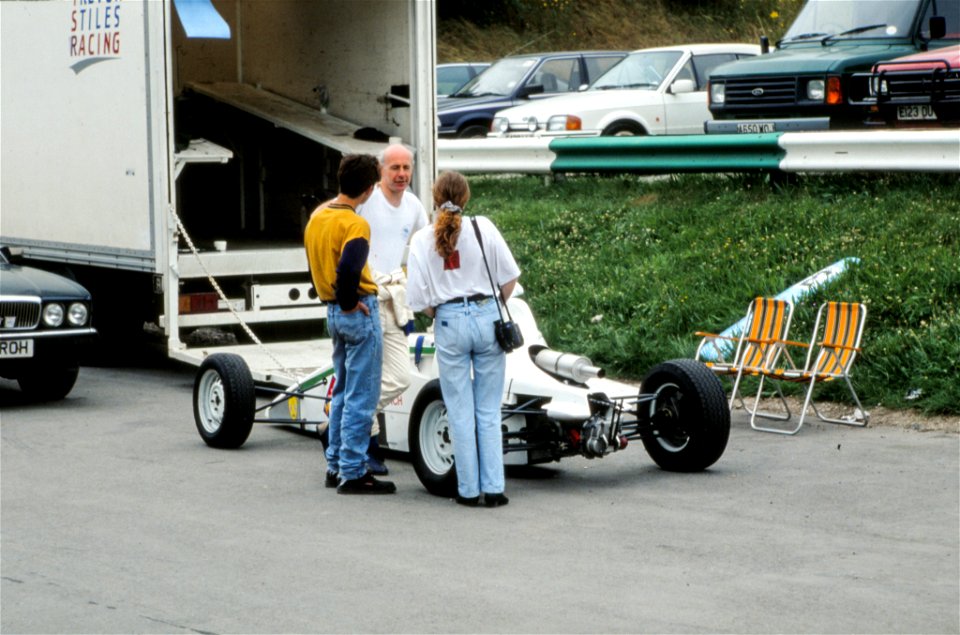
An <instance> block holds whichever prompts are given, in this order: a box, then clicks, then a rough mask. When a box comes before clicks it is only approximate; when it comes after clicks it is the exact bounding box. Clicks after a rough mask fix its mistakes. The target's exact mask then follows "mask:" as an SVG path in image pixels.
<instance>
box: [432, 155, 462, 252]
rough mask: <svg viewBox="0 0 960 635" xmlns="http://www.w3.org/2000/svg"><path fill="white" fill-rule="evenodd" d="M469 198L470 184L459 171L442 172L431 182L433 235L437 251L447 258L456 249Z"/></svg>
mask: <svg viewBox="0 0 960 635" xmlns="http://www.w3.org/2000/svg"><path fill="white" fill-rule="evenodd" d="M469 200H470V186H469V185H468V184H467V179H466V178H464V176H463V175H462V174H460V173H459V172H443V173H442V174H440V176H438V177H437V180H436V182H435V183H434V184H433V206H434V207H435V208H436V209H437V218H436V220H435V221H434V224H433V236H434V240H435V241H436V248H437V253H439V254H440V257H441V258H444V259H446V258H448V257H450V254H452V253H453V252H454V251H456V249H457V240H458V239H459V238H460V225H461V222H462V216H461V214H462V212H463V208H464V207H466V205H467V201H469Z"/></svg>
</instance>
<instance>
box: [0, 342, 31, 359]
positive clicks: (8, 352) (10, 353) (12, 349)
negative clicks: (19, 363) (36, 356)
mask: <svg viewBox="0 0 960 635" xmlns="http://www.w3.org/2000/svg"><path fill="white" fill-rule="evenodd" d="M14 357H33V340H0V359H12V358H14Z"/></svg>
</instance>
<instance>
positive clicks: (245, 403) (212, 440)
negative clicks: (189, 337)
mask: <svg viewBox="0 0 960 635" xmlns="http://www.w3.org/2000/svg"><path fill="white" fill-rule="evenodd" d="M255 409H256V394H255V391H254V385H253V376H252V375H251V374H250V369H249V368H248V367H247V363H246V362H245V361H243V358H242V357H240V356H239V355H234V354H232V353H216V354H214V355H210V356H209V357H207V358H206V359H205V360H203V363H202V364H200V370H199V371H197V378H196V380H195V381H194V382H193V419H194V421H195V422H196V424H197V431H198V432H199V433H200V436H201V438H203V440H204V442H205V443H206V444H207V445H209V446H210V447H212V448H223V449H234V448H239V447H240V446H241V445H243V443H244V442H245V441H246V440H247V437H249V436H250V430H251V429H253V415H254V410H255Z"/></svg>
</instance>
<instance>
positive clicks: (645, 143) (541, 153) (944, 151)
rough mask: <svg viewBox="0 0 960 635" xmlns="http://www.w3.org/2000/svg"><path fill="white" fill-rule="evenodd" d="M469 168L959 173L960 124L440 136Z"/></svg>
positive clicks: (440, 162)
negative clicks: (632, 134)
mask: <svg viewBox="0 0 960 635" xmlns="http://www.w3.org/2000/svg"><path fill="white" fill-rule="evenodd" d="M437 167H438V168H439V169H440V170H457V171H460V172H464V173H473V174H479V173H520V174H551V173H561V172H606V173H614V172H619V173H633V174H669V173H677V172H741V171H757V170H767V171H769V170H782V171H785V172H830V171H833V172H843V171H846V172H858V171H881V172H916V171H922V172H960V129H953V128H950V129H943V130H863V131H852V132H784V133H770V134H742V135H734V134H731V135H677V136H657V137H577V138H573V137H569V138H541V137H530V138H522V139H500V138H495V137H492V138H487V139H457V140H446V139H439V140H438V141H437Z"/></svg>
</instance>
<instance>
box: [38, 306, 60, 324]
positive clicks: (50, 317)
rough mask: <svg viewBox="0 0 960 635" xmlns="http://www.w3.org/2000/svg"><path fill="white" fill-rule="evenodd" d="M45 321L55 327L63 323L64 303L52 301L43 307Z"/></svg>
mask: <svg viewBox="0 0 960 635" xmlns="http://www.w3.org/2000/svg"><path fill="white" fill-rule="evenodd" d="M43 323H44V324H46V325H47V326H52V327H54V328H56V327H58V326H60V325H61V324H63V305H62V304H57V303H52V304H48V305H47V306H45V307H43Z"/></svg>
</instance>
